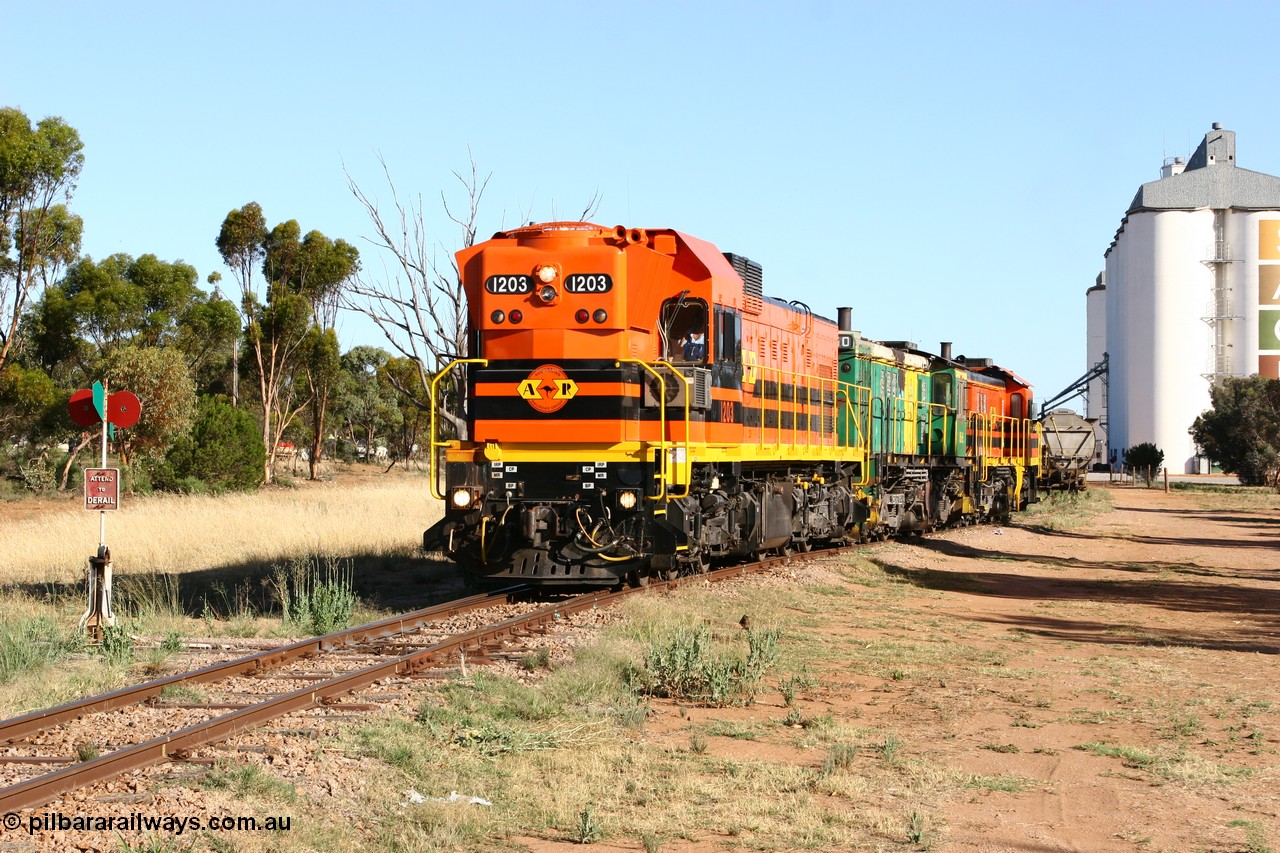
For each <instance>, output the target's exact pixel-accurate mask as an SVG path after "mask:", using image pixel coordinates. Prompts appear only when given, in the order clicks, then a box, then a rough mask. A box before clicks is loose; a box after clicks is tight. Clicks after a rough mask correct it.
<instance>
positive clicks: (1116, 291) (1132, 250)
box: [1088, 124, 1280, 473]
mask: <svg viewBox="0 0 1280 853" xmlns="http://www.w3.org/2000/svg"><path fill="white" fill-rule="evenodd" d="M1103 282H1105V287H1104V289H1103V291H1102V292H1103V293H1105V310H1104V311H1103V312H1101V313H1104V314H1105V317H1103V318H1101V319H1099V318H1097V317H1096V313H1098V312H1095V311H1094V310H1092V309H1090V310H1089V311H1088V325H1089V329H1088V336H1089V340H1090V345H1089V353H1090V356H1091V357H1092V356H1093V352H1094V349H1096V347H1097V339H1098V337H1099V336H1100V335H1101V336H1102V338H1103V340H1104V343H1105V351H1106V353H1107V355H1108V360H1109V381H1108V383H1107V394H1106V401H1107V402H1106V406H1107V408H1106V420H1107V430H1108V435H1107V444H1108V448H1109V450H1115V451H1116V452H1117V453H1119V454H1120V455H1121V456H1123V454H1124V450H1125V448H1128V447H1132V446H1134V445H1136V444H1141V443H1143V442H1153V443H1155V445H1156V446H1157V447H1159V448H1160V449H1161V450H1163V451H1164V454H1165V465H1167V466H1168V468H1169V470H1170V471H1171V472H1175V473H1179V472H1194V471H1196V470H1200V469H1201V461H1200V460H1199V459H1197V458H1196V448H1195V445H1194V443H1193V442H1192V440H1191V436H1190V435H1188V433H1187V430H1188V428H1190V426H1191V423H1192V422H1193V421H1194V420H1195V418H1196V416H1197V415H1199V414H1200V413H1201V412H1202V411H1204V410H1205V409H1207V408H1208V407H1209V386H1210V384H1211V383H1213V382H1218V381H1221V380H1222V379H1223V378H1225V377H1227V376H1246V375H1249V374H1251V373H1263V374H1264V375H1267V376H1271V377H1276V376H1277V369H1278V367H1280V326H1278V322H1280V178H1277V177H1275V176H1272V175H1264V174H1262V173H1260V172H1251V171H1249V170H1247V169H1241V168H1239V167H1238V166H1237V165H1236V135H1235V133H1234V132H1233V131H1230V130H1223V129H1222V125H1220V124H1214V125H1213V129H1212V130H1211V131H1210V132H1209V133H1208V134H1206V135H1205V138H1204V141H1203V142H1202V143H1200V147H1199V148H1197V149H1196V152H1195V154H1193V155H1192V156H1191V158H1190V160H1188V161H1187V162H1186V163H1185V164H1184V163H1182V162H1180V161H1177V160H1175V161H1170V162H1167V163H1166V164H1165V165H1164V167H1163V168H1162V170H1161V176H1160V179H1159V180H1156V181H1151V182H1150V183H1146V184H1143V185H1142V187H1141V188H1139V190H1138V194H1137V195H1136V196H1134V199H1133V203H1132V204H1130V205H1129V210H1128V212H1127V213H1126V214H1125V217H1124V219H1123V220H1122V221H1121V224H1120V229H1119V230H1118V231H1117V232H1116V236H1115V240H1114V241H1113V242H1112V243H1111V246H1110V248H1108V249H1107V252H1106V271H1105V273H1104V278H1103V279H1102V280H1101V281H1100V282H1099V284H1102V283H1103ZM1095 287H1096V285H1095ZM1096 292H1097V291H1095V290H1094V289H1090V293H1091V294H1093V293H1096ZM1099 323H1101V324H1102V326H1103V327H1104V328H1105V332H1101V331H1100V330H1099V329H1098V328H1097V326H1098V324H1099ZM1094 405H1095V402H1094V400H1093V398H1092V396H1091V398H1090V410H1091V411H1090V414H1091V415H1092V414H1093V411H1092V409H1093V408H1094Z"/></svg>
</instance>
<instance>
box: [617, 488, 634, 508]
mask: <svg viewBox="0 0 1280 853" xmlns="http://www.w3.org/2000/svg"><path fill="white" fill-rule="evenodd" d="M618 506H620V507H622V508H623V509H635V506H636V493H635V492H628V491H621V492H618Z"/></svg>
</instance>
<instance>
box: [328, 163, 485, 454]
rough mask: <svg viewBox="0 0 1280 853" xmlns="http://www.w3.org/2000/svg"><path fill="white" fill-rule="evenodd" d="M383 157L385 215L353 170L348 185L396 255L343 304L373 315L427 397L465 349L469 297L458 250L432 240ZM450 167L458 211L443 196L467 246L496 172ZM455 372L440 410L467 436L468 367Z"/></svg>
mask: <svg viewBox="0 0 1280 853" xmlns="http://www.w3.org/2000/svg"><path fill="white" fill-rule="evenodd" d="M378 162H379V163H380V164H381V165H382V173H383V175H384V176H385V178H386V181H387V186H388V188H389V189H390V192H391V200H392V202H391V209H390V210H389V211H388V213H387V214H386V215H384V213H383V210H382V208H381V207H380V205H379V204H378V201H377V200H376V199H375V198H372V197H370V196H369V194H368V193H366V192H365V191H364V190H363V189H362V188H361V187H360V186H359V185H358V184H357V183H356V181H355V179H353V178H352V177H351V174H350V173H349V172H348V173H347V185H348V186H349V187H350V189H351V194H352V195H354V196H355V198H356V200H357V201H359V202H360V204H361V205H362V206H363V207H364V209H365V213H367V214H368V216H369V221H370V223H371V224H372V225H373V230H374V236H373V237H372V238H368V239H369V242H371V243H372V244H373V245H375V246H376V247H378V248H379V249H380V250H383V252H385V253H386V254H385V255H384V257H387V256H389V257H390V258H392V259H393V261H392V264H391V267H390V268H389V269H387V270H386V274H385V276H384V278H383V280H381V281H375V280H371V279H370V278H369V277H367V275H366V274H364V273H361V274H360V275H358V276H357V277H356V278H355V279H354V280H353V281H351V282H349V283H348V284H347V286H346V287H345V288H344V289H343V293H342V298H343V307H344V308H348V309H350V310H353V311H358V312H360V313H361V314H363V315H365V316H366V317H368V318H369V319H370V320H372V321H373V322H374V323H375V324H377V326H378V328H379V329H381V330H382V333H383V335H385V336H386V339H387V341H388V343H390V345H391V346H392V347H393V348H394V349H395V350H396V352H398V353H399V354H400V355H401V356H403V357H405V358H409V359H412V360H413V361H414V362H415V363H416V364H417V365H418V378H419V381H420V382H421V387H422V390H423V392H424V393H423V394H421V395H411V396H414V397H415V398H423V399H424V398H425V396H426V395H425V392H426V390H427V389H428V388H429V387H430V384H431V376H432V374H433V373H434V372H435V371H438V370H440V369H441V368H443V367H444V366H445V365H447V364H448V363H449V362H450V361H452V360H453V359H455V358H466V357H467V354H468V344H467V297H466V293H465V292H464V291H463V289H462V275H461V271H460V270H459V269H458V264H457V261H456V260H455V259H454V256H453V252H452V251H448V250H445V249H444V247H442V246H433V245H432V244H431V242H430V239H429V236H428V232H427V226H426V220H425V217H424V216H423V212H422V197H421V196H418V197H417V198H416V199H414V200H412V201H410V202H405V201H404V200H402V199H401V197H400V194H399V193H398V192H397V190H396V186H395V182H394V181H393V180H392V179H391V173H390V171H389V170H388V168H387V164H386V161H385V160H384V159H382V158H381V157H379V158H378ZM453 175H454V177H455V178H457V179H458V182H459V183H461V184H462V187H463V191H464V193H465V195H466V204H465V205H464V207H463V209H462V210H461V211H459V212H457V213H455V212H454V209H453V208H451V207H450V205H449V201H448V198H447V197H446V196H445V194H444V193H443V192H441V194H440V198H441V202H442V203H443V205H444V210H445V214H446V215H447V216H448V217H449V219H450V221H452V222H453V223H454V224H456V225H457V226H458V227H459V228H461V229H462V239H461V248H468V247H470V246H473V245H474V244H475V242H476V223H477V221H478V219H479V213H480V201H481V199H482V198H483V196H484V191H485V188H486V187H487V186H488V185H489V178H490V177H491V176H492V174H489V175H485V176H484V177H483V178H482V177H481V176H480V174H479V170H478V169H477V168H476V163H475V159H474V158H472V159H471V169H470V171H469V172H467V173H466V174H463V173H460V172H454V173H453ZM437 252H443V254H444V255H445V256H446V257H447V258H448V259H449V260H448V263H446V264H441V263H440V262H439V261H438V260H437ZM451 379H452V386H451V387H450V388H448V389H446V395H445V396H446V400H445V401H444V405H442V406H441V407H440V411H439V412H438V415H439V417H441V418H442V419H443V420H444V422H445V423H446V424H447V425H448V427H449V429H450V430H451V432H452V433H453V434H454V435H455V436H457V437H459V438H466V437H467V435H466V432H467V425H466V424H467V420H466V414H467V413H466V410H465V404H466V403H465V395H464V394H463V393H462V391H463V386H462V381H463V375H462V373H461V372H457V373H455V374H454V375H453V376H452V377H451Z"/></svg>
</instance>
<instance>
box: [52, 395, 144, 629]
mask: <svg viewBox="0 0 1280 853" xmlns="http://www.w3.org/2000/svg"><path fill="white" fill-rule="evenodd" d="M68 409H70V412H71V420H73V421H75V423H76V424H78V425H80V426H94V425H96V424H98V423H101V424H102V466H101V467H100V468H86V469H85V471H84V508H85V509H86V510H89V511H94V510H96V511H97V512H98V514H99V522H98V553H97V554H96V555H95V556H93V557H90V558H89V589H88V592H89V606H88V608H87V609H86V610H85V612H84V615H83V616H81V617H80V630H81V631H86V632H87V633H88V634H89V638H90V639H91V640H93V641H94V642H102V635H103V631H104V630H105V629H106V628H109V627H111V626H112V625H114V624H115V614H114V613H112V611H111V549H110V548H108V547H107V513H108V512H111V511H113V510H116V509H119V508H120V469H119V468H108V467H107V438H108V434H111V435H113V436H114V434H115V428H116V427H121V428H122V429H127V428H128V427H131V426H133V425H134V424H135V423H137V422H138V416H139V414H141V410H142V406H141V404H140V403H139V402H138V398H137V397H136V396H135V395H134V394H132V393H131V392H129V391H118V392H116V393H115V394H111V395H108V394H107V388H106V385H105V384H104V383H101V382H95V383H93V388H92V389H88V388H86V389H82V390H80V391H77V392H76V393H74V394H72V395H71V402H70V403H69V404H68Z"/></svg>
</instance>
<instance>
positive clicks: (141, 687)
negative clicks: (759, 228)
mask: <svg viewBox="0 0 1280 853" xmlns="http://www.w3.org/2000/svg"><path fill="white" fill-rule="evenodd" d="M844 550H847V549H846V548H840V549H833V550H830V551H815V552H811V553H809V554H805V555H803V559H812V558H816V557H820V556H827V555H830V554H833V553H840V552H842V551H844ZM792 559H796V558H795V557H793V556H790V555H788V556H784V557H777V558H771V559H767V560H763V561H761V562H758V563H752V564H748V565H743V566H735V567H731V568H726V569H719V570H716V571H712V572H708V573H706V574H700V575H692V576H688V577H681V578H676V579H674V580H669V581H664V582H654V583H653V584H651V585H649V586H648V587H645V588H642V589H622V590H618V591H612V592H592V593H587V594H584V595H579V596H576V597H573V598H569V599H565V600H563V601H559V602H555V603H551V604H547V605H544V606H540V607H534V608H533V609H530V610H528V611H527V612H524V613H520V614H518V615H515V616H510V617H507V618H502V619H499V620H497V621H494V622H492V623H489V624H485V625H483V626H481V627H477V628H473V629H471V630H462V631H458V630H452V631H450V630H447V629H446V630H444V631H443V636H435V637H429V636H427V634H426V633H425V632H426V631H428V629H430V628H432V626H439V625H440V624H441V623H444V622H446V621H447V620H450V619H454V618H457V617H459V616H461V615H463V614H471V613H474V612H477V611H482V610H485V609H494V608H498V607H501V606H503V605H511V604H517V603H520V601H521V600H520V596H521V593H522V592H525V591H527V590H525V589H524V588H523V587H511V588H507V589H503V590H498V591H496V592H493V593H489V594H485V595H475V596H470V597H468V598H463V599H459V600H457V601H452V602H448V603H446V604H441V605H437V606H435V607H430V608H426V609H423V610H418V611H415V612H413V613H407V614H403V615H400V616H395V617H392V618H389V619H384V620H381V621H378V622H373V623H370V624H367V625H360V626H357V627H354V628H349V629H346V630H343V631H337V632H335V633H332V634H327V635H324V636H320V637H313V638H311V639H308V640H303V641H300V642H296V643H292V644H290V645H286V646H281V647H278V648H274V649H268V650H265V651H262V652H258V653H256V654H252V655H248V656H246V657H241V658H237V659H235V660H230V661H225V662H222V663H217V664H213V665H210V666H206V667H203V668H201V669H197V670H193V671H191V672H185V673H179V674H176V675H171V676H167V677H165V678H159V679H155V680H153V681H148V682H145V683H142V684H137V685H134V686H132V687H126V688H123V689H121V690H117V691H114V692H111V693H105V694H101V695H98V696H92V697H89V698H87V699H82V700H79V701H76V702H70V703H68V704H65V705H61V706H58V707H56V708H50V709H48V710H43V711H37V712H33V713H30V714H25V715H23V716H20V717H15V718H13V719H9V720H4V721H0V744H3V745H4V746H0V767H4V766H5V765H19V766H20V765H31V766H35V767H42V766H50V765H57V766H58V769H56V770H52V771H49V772H45V773H40V774H38V775H35V776H32V777H30V778H25V779H22V780H21V781H17V782H15V783H13V784H10V785H9V786H8V787H4V788H0V813H10V812H19V811H21V810H23V809H32V808H36V807H38V806H41V805H43V804H45V803H47V802H49V801H50V800H52V799H54V798H55V797H58V796H59V795H61V794H64V793H67V792H69V791H73V790H76V789H79V788H83V787H87V786H89V785H93V784H95V783H98V782H102V781H106V780H110V779H114V778H116V777H118V776H120V775H121V774H123V773H127V772H129V771H132V770H138V769H141V768H145V767H149V766H152V765H155V764H159V763H161V762H163V761H171V760H177V761H181V760H184V759H189V758H191V757H192V753H193V751H194V750H195V749H197V748H199V747H202V746H206V745H209V744H213V743H219V742H222V741H226V740H228V739H230V738H232V737H234V736H236V735H237V734H240V733H243V732H247V731H249V730H252V729H254V728H257V727H259V726H261V725H263V724H264V723H266V722H269V721H271V720H275V719H278V718H280V717H283V716H286V715H288V714H292V713H296V712H299V711H304V710H308V709H313V708H317V707H322V706H327V707H329V708H333V709H338V710H371V709H372V708H373V707H376V706H369V705H352V704H343V703H342V702H341V701H340V700H341V698H342V697H344V696H347V695H348V694H350V693H352V692H354V691H356V690H359V689H361V688H365V687H368V686H370V685H372V684H374V683H376V682H378V681H381V680H383V679H388V678H393V677H397V676H405V675H414V674H421V673H424V672H426V671H428V670H430V669H432V668H443V667H447V666H450V665H452V664H454V663H455V662H457V661H458V660H460V659H463V660H467V659H470V660H472V661H483V660H485V659H486V658H488V657H489V656H490V655H492V654H493V653H495V652H497V651H498V650H499V649H500V648H501V644H502V643H503V642H504V641H518V640H519V639H521V638H524V637H530V636H533V635H536V634H539V633H546V632H548V631H550V630H551V629H552V627H553V626H554V625H555V624H556V623H557V622H560V621H562V620H564V619H565V617H567V616H569V615H572V614H575V613H580V612H583V611H586V610H592V609H597V608H604V607H608V606H611V605H612V604H613V603H615V602H616V601H617V600H619V599H621V598H623V597H625V596H627V595H632V594H636V593H640V592H649V593H652V592H655V591H660V590H664V589H672V588H675V587H678V586H680V585H682V584H687V583H690V582H697V583H703V582H717V581H722V580H728V579H730V578H735V577H741V576H742V575H744V574H748V573H751V572H758V571H764V570H768V569H771V568H773V567H774V566H776V565H778V564H780V563H785V562H788V561H790V560H792ZM525 604H526V606H529V605H527V603H525ZM437 633H441V632H440V631H437ZM370 661H373V662H370ZM335 663H343V665H344V668H343V670H342V671H341V672H334V671H333V670H335V669H336V667H335V666H334V664H335ZM295 665H305V666H306V667H308V670H309V671H299V670H297V669H293V668H292V667H294V666H295ZM324 668H329V669H330V672H328V673H325V672H316V671H315V670H317V669H324ZM245 681H249V682H252V683H253V690H254V691H256V690H258V689H260V688H261V686H263V685H267V686H275V687H277V689H273V690H271V692H269V693H265V694H258V693H256V692H255V693H253V694H252V695H251V697H250V698H249V700H248V701H235V702H227V701H214V702H207V701H172V700H170V699H166V696H173V695H175V694H177V695H181V693H182V692H183V691H182V690H181V689H180V688H184V687H185V688H190V687H191V686H192V685H210V684H222V685H224V690H225V689H226V688H225V685H227V684H231V685H233V686H234V685H235V684H236V683H237V682H241V683H242V682H245ZM299 683H301V684H302V686H300V687H299V686H295V685H297V684H299ZM290 687H292V689H289V688H290ZM259 697H261V698H259ZM126 708H141V709H149V710H151V711H158V712H159V713H158V714H153V715H152V717H153V719H152V720H149V721H147V722H144V723H143V724H142V725H141V728H143V729H145V728H147V727H148V725H150V726H156V725H160V728H161V729H162V731H161V733H159V734H154V735H151V736H146V735H143V736H142V737H139V738H138V739H137V740H136V742H133V743H130V744H127V745H122V746H119V747H118V748H115V749H113V750H111V751H109V752H107V753H106V754H102V755H98V756H96V757H83V758H82V757H81V756H79V755H72V754H67V753H69V752H71V750H69V749H67V748H66V747H67V744H68V742H69V740H73V739H74V736H70V737H69V736H68V735H67V734H66V733H65V729H66V728H67V727H69V726H71V725H77V724H81V723H83V721H84V720H85V718H87V717H91V716H92V715H95V714H105V713H114V712H119V711H121V709H126ZM219 711H224V712H226V713H216V712H219ZM192 713H204V714H208V716H206V717H205V718H204V719H200V720H197V721H194V722H190V721H186V718H184V717H183V715H184V714H192ZM155 717H158V718H159V719H160V721H161V723H160V724H157V723H156V721H155V719H154V718H155ZM175 720H178V721H179V724H178V725H177V726H176V727H173V726H174V725H175V723H174V721H175ZM59 731H62V732H63V734H62V735H61V736H59V734H58V733H59ZM59 745H61V748H62V753H61V754H47V752H42V751H41V750H47V749H49V748H50V747H51V746H52V748H54V749H55V750H56V749H58V748H59ZM24 750H25V751H24Z"/></svg>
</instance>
